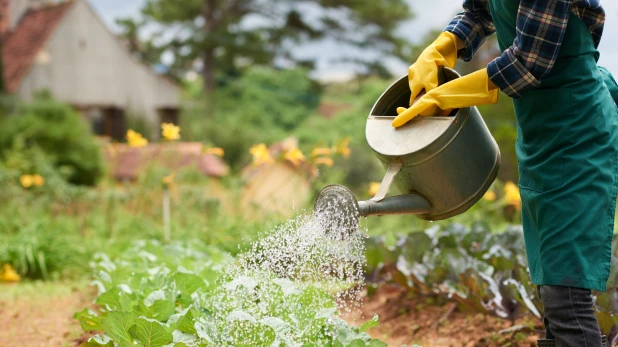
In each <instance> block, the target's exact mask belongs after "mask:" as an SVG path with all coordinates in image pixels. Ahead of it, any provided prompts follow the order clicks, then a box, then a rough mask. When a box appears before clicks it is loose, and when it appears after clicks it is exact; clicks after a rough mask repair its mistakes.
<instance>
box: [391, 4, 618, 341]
mask: <svg viewBox="0 0 618 347" xmlns="http://www.w3.org/2000/svg"><path fill="white" fill-rule="evenodd" d="M463 7H464V11H463V12H461V13H459V14H458V15H457V16H456V17H455V18H454V19H453V20H452V21H451V23H450V24H449V25H448V27H447V28H446V29H445V31H444V32H443V33H442V34H441V35H440V36H439V37H438V38H437V40H436V41H435V42H434V43H433V44H431V45H430V46H429V47H428V48H427V49H425V51H424V52H423V53H422V54H421V55H420V57H419V58H418V60H417V61H416V63H414V64H413V65H412V66H411V67H410V69H409V83H410V89H411V91H412V96H411V99H410V100H415V99H416V97H417V96H418V95H419V94H420V93H421V92H422V90H426V91H427V94H425V95H424V96H423V97H422V98H421V99H420V100H419V101H418V102H416V103H414V105H413V106H411V107H410V108H407V109H405V108H400V109H399V110H398V112H399V116H397V117H396V118H395V120H394V121H393V126H395V127H399V126H401V125H403V124H405V123H406V122H408V121H410V120H411V119H412V118H414V117H415V116H417V115H422V116H432V115H438V114H442V113H443V112H442V111H441V110H450V109H457V108H463V107H469V106H474V105H481V104H490V103H496V102H497V100H498V89H500V90H502V91H503V92H504V93H506V95H508V96H510V97H511V98H513V99H514V100H513V101H514V104H515V114H516V116H517V130H518V139H517V145H516V152H517V157H518V160H519V186H520V189H521V199H522V219H523V227H524V237H525V241H526V250H527V254H528V262H529V267H530V273H531V277H532V282H533V283H534V284H536V285H538V288H539V289H538V292H539V295H540V297H541V301H542V302H543V305H544V306H545V317H544V323H545V327H546V333H547V338H548V339H553V340H555V341H554V343H555V345H556V346H587V347H597V346H601V332H600V331H599V327H598V324H597V321H596V318H595V316H594V312H593V306H592V297H591V290H600V291H605V289H606V288H605V286H606V281H607V279H608V276H609V269H610V256H611V241H612V232H613V224H614V213H615V207H616V206H615V201H616V192H617V184H618V177H617V176H618V110H617V108H616V104H615V102H614V100H612V95H613V97H614V98H618V86H617V85H616V82H615V81H614V80H613V79H612V77H611V75H610V74H609V72H607V70H605V69H604V68H601V67H598V66H597V60H598V58H599V52H598V51H597V47H598V45H599V41H600V39H601V34H602V31H603V23H604V20H605V13H604V11H603V9H602V8H601V5H600V4H599V0H466V1H464V5H463ZM494 32H496V33H497V35H498V42H499V45H500V48H501V50H502V51H503V52H504V53H503V54H502V56H500V57H498V58H497V59H495V60H494V61H492V62H491V63H489V65H488V66H487V68H485V69H482V70H480V71H477V72H474V73H472V74H469V75H467V76H464V77H461V78H459V79H456V80H454V81H451V82H449V83H445V84H443V85H441V86H438V70H439V68H440V67H442V66H446V67H450V68H453V67H454V65H455V62H456V60H457V57H461V58H462V59H463V60H465V61H469V60H470V59H471V58H472V56H473V55H474V53H475V52H476V50H477V49H478V48H479V47H480V46H481V44H482V43H483V42H484V41H485V38H486V37H487V36H489V35H491V34H493V33H494ZM550 343H551V342H550Z"/></svg>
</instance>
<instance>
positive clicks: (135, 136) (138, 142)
mask: <svg viewBox="0 0 618 347" xmlns="http://www.w3.org/2000/svg"><path fill="white" fill-rule="evenodd" d="M127 142H128V143H129V146H130V147H144V146H146V145H148V140H147V139H145V138H144V137H143V136H142V134H140V133H138V132H135V131H133V130H132V129H129V130H127Z"/></svg>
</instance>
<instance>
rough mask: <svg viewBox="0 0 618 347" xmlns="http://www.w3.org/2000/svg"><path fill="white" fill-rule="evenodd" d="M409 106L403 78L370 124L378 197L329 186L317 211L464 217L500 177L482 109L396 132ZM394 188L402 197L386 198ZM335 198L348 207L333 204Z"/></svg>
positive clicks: (449, 76)
mask: <svg viewBox="0 0 618 347" xmlns="http://www.w3.org/2000/svg"><path fill="white" fill-rule="evenodd" d="M458 77H459V74H458V73H457V72H456V71H454V70H451V69H444V71H443V75H442V77H441V80H443V81H450V80H453V79H455V78H458ZM409 101H410V89H409V85H408V77H407V76H404V77H402V78H401V79H399V80H398V81H397V82H395V83H394V84H393V85H391V86H390V87H389V88H388V89H387V90H386V92H384V94H383V95H382V96H381V97H380V98H379V99H378V101H377V102H376V104H375V105H374V107H373V109H372V110H371V113H370V114H369V117H368V119H367V125H366V137H367V143H368V144H369V146H370V147H371V148H372V149H373V150H374V151H375V152H376V155H377V157H378V159H379V160H380V161H381V162H382V164H383V166H384V168H385V169H386V170H387V172H386V175H385V177H384V179H383V180H382V183H381V184H380V188H379V189H378V192H377V194H376V196H374V197H373V198H372V199H370V200H367V201H360V202H357V201H356V199H355V198H354V196H353V195H352V193H351V192H350V191H349V190H348V189H347V188H345V187H342V186H328V187H326V188H325V189H324V190H323V191H322V192H321V193H320V194H319V196H318V199H317V200H316V207H315V209H316V211H317V210H320V209H322V210H324V209H325V206H327V207H328V208H329V209H332V208H346V209H349V208H350V206H354V207H356V208H357V209H358V217H360V216H370V215H388V214H415V215H417V216H418V217H419V218H421V219H425V220H440V219H446V218H449V217H452V216H455V215H458V214H461V213H464V212H465V211H467V210H468V209H469V208H470V207H472V206H473V205H474V204H475V203H476V202H477V201H478V200H479V199H480V198H481V197H482V196H483V195H484V194H485V192H486V191H487V189H488V188H489V186H490V185H491V184H492V183H493V181H494V179H495V178H496V176H497V174H498V169H499V167H500V150H499V149H498V145H497V143H496V141H495V140H494V138H493V137H492V135H491V133H490V132H489V130H488V129H487V126H486V125H485V122H484V121H483V118H482V117H481V115H480V114H479V112H478V109H477V108H476V107H470V108H464V109H459V110H453V111H452V112H451V113H450V114H449V115H448V116H446V117H416V118H415V119H413V120H411V121H410V122H408V123H407V124H405V125H404V126H402V127H400V128H397V129H395V128H393V126H392V125H391V123H392V121H393V119H394V118H395V117H396V116H397V107H405V106H407V105H408V104H409ZM393 188H396V190H398V191H399V193H401V194H402V195H399V196H392V197H386V195H387V194H386V193H387V192H388V191H391V193H393V192H392V191H393V190H395V189H393ZM335 196H338V201H343V202H345V203H344V204H343V205H342V204H333V203H329V202H328V201H333V199H334V197H335ZM342 197H343V198H342ZM353 217H354V218H356V217H357V215H354V216H353ZM352 221H354V219H353V220H352ZM345 228H349V226H347V225H346V226H344V229H345Z"/></svg>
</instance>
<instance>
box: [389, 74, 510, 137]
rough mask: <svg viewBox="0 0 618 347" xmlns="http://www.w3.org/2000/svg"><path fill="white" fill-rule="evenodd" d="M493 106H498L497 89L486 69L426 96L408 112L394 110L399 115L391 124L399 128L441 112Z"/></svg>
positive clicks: (402, 108)
mask: <svg viewBox="0 0 618 347" xmlns="http://www.w3.org/2000/svg"><path fill="white" fill-rule="evenodd" d="M496 102H498V87H496V86H495V85H494V84H493V83H492V82H491V81H490V80H489V76H487V69H482V70H478V71H476V72H473V73H471V74H469V75H466V76H463V77H461V78H457V79H455V80H452V81H450V82H448V83H445V84H443V85H441V86H439V87H438V88H436V89H433V90H431V91H429V92H427V94H425V95H423V97H422V98H420V99H419V100H418V101H417V102H416V103H414V105H412V106H410V107H409V108H405V107H399V108H397V113H398V114H399V115H398V116H397V117H395V119H394V120H393V126H394V127H395V128H397V127H400V126H402V125H404V124H406V123H407V122H408V121H410V120H411V119H412V118H414V117H416V116H434V115H440V114H442V113H444V112H443V111H442V110H454V109H458V108H464V107H470V106H477V105H486V104H495V103H496Z"/></svg>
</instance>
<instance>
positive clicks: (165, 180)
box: [161, 173, 175, 184]
mask: <svg viewBox="0 0 618 347" xmlns="http://www.w3.org/2000/svg"><path fill="white" fill-rule="evenodd" d="M174 176H175V174H174V173H171V174H169V175H167V176H165V177H163V179H162V180H161V182H163V183H164V184H172V183H174Z"/></svg>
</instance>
